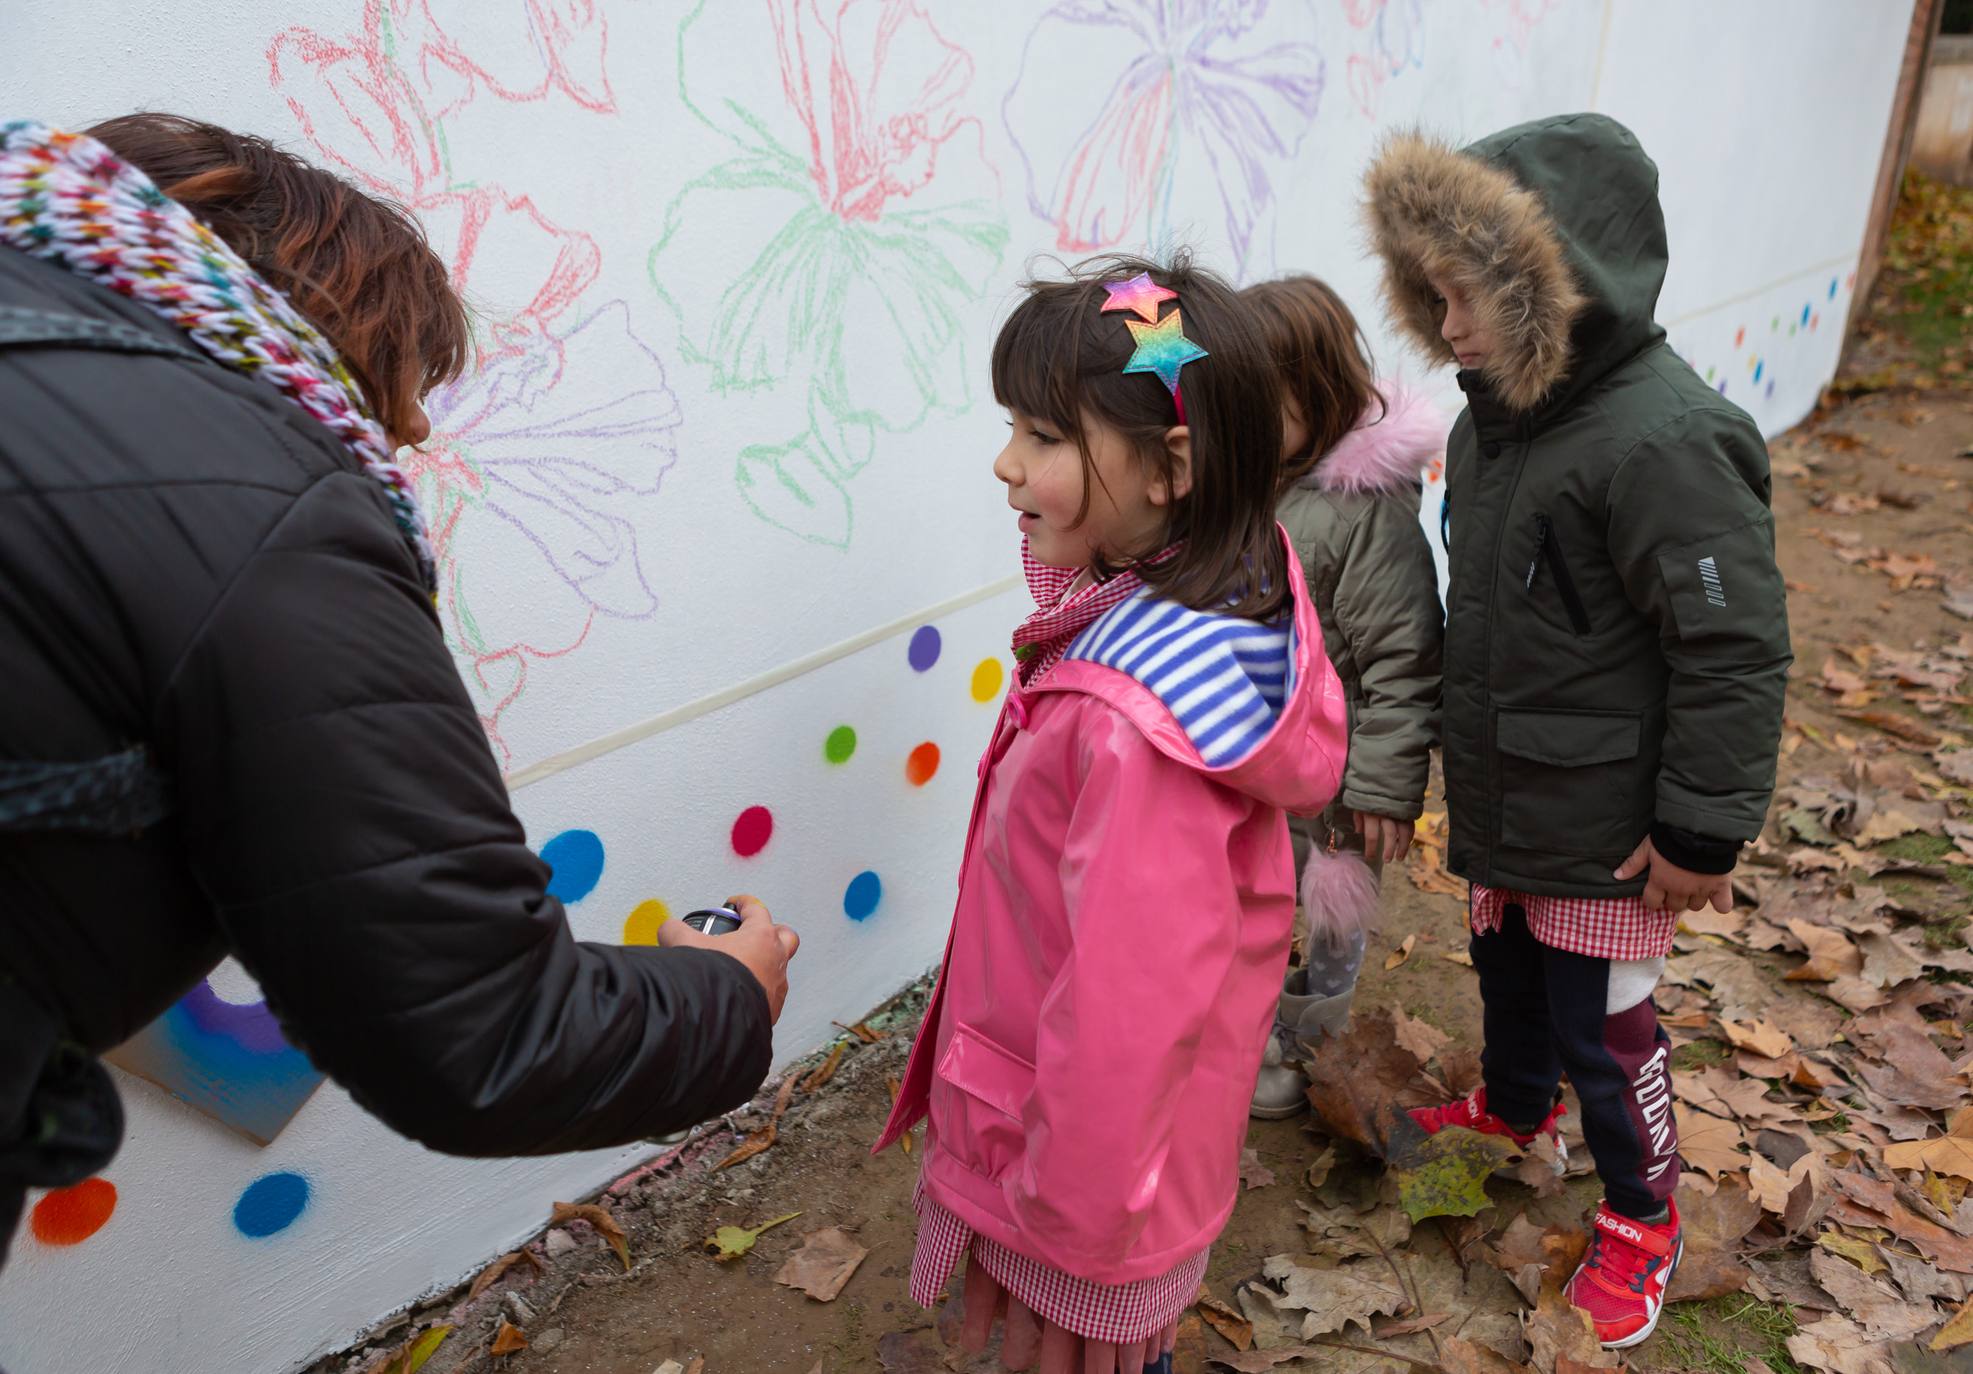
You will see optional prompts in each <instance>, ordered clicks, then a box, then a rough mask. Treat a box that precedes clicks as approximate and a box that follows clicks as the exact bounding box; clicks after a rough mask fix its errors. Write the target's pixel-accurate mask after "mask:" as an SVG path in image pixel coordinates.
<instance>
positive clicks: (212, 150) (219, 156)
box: [87, 114, 472, 435]
mask: <svg viewBox="0 0 1973 1374" xmlns="http://www.w3.org/2000/svg"><path fill="white" fill-rule="evenodd" d="M87 132H88V134H89V136H90V137H92V138H95V139H97V140H99V141H100V142H102V143H103V144H104V145H106V146H107V147H108V148H109V149H110V151H111V152H113V153H115V154H116V155H117V156H118V157H121V158H123V159H124V160H125V161H126V162H129V163H131V164H133V165H134V166H136V167H137V168H138V169H139V170H140V171H142V172H143V173H144V174H145V175H146V176H148V177H150V179H151V180H152V181H154V182H156V183H157V186H158V189H159V190H161V191H163V192H164V193H165V194H166V195H167V196H170V197H171V198H172V199H173V200H175V201H177V202H178V203H179V204H180V205H183V206H184V207H185V208H186V209H187V210H190V211H191V212H192V213H193V214H194V215H196V216H198V218H199V219H200V220H201V221H202V222H203V223H204V224H205V226H206V227H207V228H209V229H211V230H212V231H213V232H214V233H215V234H217V235H219V237H220V238H222V239H224V240H225V241H226V242H227V243H228V244H229V245H231V246H232V248H233V251H235V252H236V253H238V254H239V255H240V256H241V257H242V258H244V259H246V261H247V264H248V266H250V267H252V268H253V269H254V271H256V272H258V273H259V274H260V275H261V276H262V277H263V278H264V279H265V280H266V281H267V283H268V284H269V285H271V286H273V287H274V288H275V289H276V290H278V291H280V292H281V293H282V294H283V295H285V296H286V297H287V298H288V301H289V303H290V304H292V305H293V306H294V308H295V309H296V310H297V311H299V312H300V313H301V314H302V316H303V317H304V318H306V319H307V320H308V321H309V322H310V323H311V324H313V325H314V326H315V327H316V328H317V329H320V330H321V331H322V333H323V334H324V335H325V336H326V337H327V338H328V340H329V342H330V343H331V344H333V345H334V346H335V349H336V351H337V352H338V353H340V354H341V355H342V360H343V362H344V363H345V364H347V365H348V367H349V370H350V372H351V373H352V374H353V375H354V376H355V378H356V380H357V383H358V385H360V386H361V387H362V388H363V394H364V397H365V398H366V399H367V400H368V401H369V402H370V408H371V409H372V410H373V411H375V412H376V415H377V418H378V419H379V420H380V421H382V422H383V425H384V428H385V429H386V430H388V431H390V432H391V433H392V434H394V435H396V434H404V433H408V432H409V431H410V429H411V427H412V422H413V415H414V411H415V410H416V407H417V405H418V401H419V399H420V398H421V397H422V396H423V395H424V394H425V392H427V391H429V390H430V389H431V388H432V387H435V386H439V385H442V384H443V383H446V382H449V381H452V380H453V379H455V378H456V377H458V376H459V374H460V373H462V372H464V371H465V369H466V364H467V362H468V360H469V359H470V357H471V349H472V329H471V326H470V324H469V323H468V321H467V315H466V306H465V303H464V302H463V301H461V300H460V299H459V293H458V292H456V291H454V290H453V289H452V283H451V280H450V279H449V278H448V277H447V275H446V271H445V264H444V263H443V262H441V261H440V260H439V256H438V254H436V253H434V252H433V251H432V248H431V245H430V244H429V243H427V242H426V241H425V234H424V231H423V230H422V229H420V228H419V227H418V222H417V221H416V220H414V219H413V218H412V217H411V215H410V212H409V211H407V210H405V209H403V208H402V207H401V206H397V205H393V204H391V203H390V202H388V201H384V200H379V199H377V198H376V197H374V196H370V195H365V194H364V193H363V192H361V191H359V190H357V189H356V188H355V187H354V186H351V185H350V184H349V183H348V182H346V181H344V180H343V179H342V178H341V177H338V176H336V175H334V174H333V173H330V172H325V171H323V170H322V169H321V168H320V167H314V166H310V165H309V164H308V163H306V162H304V161H302V159H300V158H298V157H296V156H295V155H294V154H293V153H288V152H283V151H282V150H281V149H279V148H277V147H275V146H274V145H273V144H272V143H270V142H268V141H267V140H266V139H264V138H256V137H254V136H252V135H251V134H236V133H234V132H232V131H231V130H229V129H222V128H220V127H219V126H218V125H216V124H206V123H202V122H201V121H199V120H196V119H186V118H183V117H181V116H179V115H168V114H132V115H124V116H122V117H120V118H117V119H110V120H105V121H104V122H103V123H101V124H98V125H96V126H95V127H94V128H92V129H89V130H88V131H87Z"/></svg>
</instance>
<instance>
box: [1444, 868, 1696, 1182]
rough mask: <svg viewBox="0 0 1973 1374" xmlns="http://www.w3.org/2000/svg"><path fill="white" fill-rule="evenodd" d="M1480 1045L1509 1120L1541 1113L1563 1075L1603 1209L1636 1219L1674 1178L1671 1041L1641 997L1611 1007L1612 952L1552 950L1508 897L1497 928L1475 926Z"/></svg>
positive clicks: (1492, 1102)
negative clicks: (1481, 930) (1599, 1182)
mask: <svg viewBox="0 0 1973 1374" xmlns="http://www.w3.org/2000/svg"><path fill="white" fill-rule="evenodd" d="M1471 950H1472V955H1473V967H1474V968H1475V969H1476V970H1478V972H1479V975H1480V999H1481V1001H1482V1003H1483V1004H1484V1007H1485V1023H1486V1048H1485V1049H1484V1050H1483V1051H1482V1052H1481V1055H1480V1065H1481V1069H1482V1071H1483V1074H1484V1077H1485V1081H1486V1085H1487V1109H1488V1110H1489V1111H1491V1112H1493V1113H1495V1114H1496V1115H1498V1116H1500V1117H1501V1118H1502V1119H1503V1120H1505V1121H1508V1122H1509V1123H1511V1124H1513V1125H1516V1126H1525V1125H1528V1124H1530V1123H1532V1122H1536V1121H1540V1120H1541V1119H1542V1118H1543V1117H1545V1116H1547V1115H1548V1111H1549V1108H1550V1107H1552V1106H1553V1105H1554V1103H1555V1097H1556V1094H1557V1093H1558V1092H1559V1091H1560V1090H1561V1083H1562V1075H1563V1074H1564V1073H1567V1074H1568V1075H1569V1082H1570V1083H1572V1084H1574V1085H1575V1089H1576V1096H1577V1098H1578V1099H1580V1101H1581V1103H1582V1126H1583V1136H1584V1138H1585V1139H1586V1140H1587V1141H1588V1143H1589V1152H1590V1155H1591V1156H1592V1157H1593V1158H1594V1159H1595V1160H1596V1171H1597V1173H1598V1174H1599V1175H1601V1176H1602V1179H1603V1190H1604V1196H1605V1197H1606V1198H1607V1199H1608V1200H1609V1203H1610V1209H1611V1210H1612V1211H1614V1212H1617V1213H1620V1214H1621V1215H1623V1216H1627V1217H1631V1218H1633V1219H1636V1220H1639V1221H1643V1220H1648V1219H1649V1218H1651V1217H1655V1216H1657V1215H1658V1214H1659V1213H1660V1212H1662V1211H1663V1210H1664V1208H1665V1204H1666V1202H1667V1201H1668V1200H1669V1199H1670V1198H1671V1195H1672V1190H1673V1189H1675V1188H1676V1187H1677V1186H1678V1167H1679V1166H1678V1126H1677V1124H1676V1123H1675V1122H1674V1121H1673V1119H1672V1080H1671V1063H1670V1058H1671V1051H1672V1044H1671V1038H1670V1037H1669V1036H1667V1035H1666V1034H1665V1032H1664V1029H1663V1027H1661V1026H1659V1024H1658V1009H1657V1007H1656V1006H1654V1005H1653V1004H1652V1001H1651V999H1650V998H1649V997H1646V998H1645V999H1644V1000H1643V1001H1642V1002H1640V1003H1638V1004H1636V1005H1635V1006H1631V1007H1626V1008H1623V1009H1621V1010H1618V1011H1617V1012H1615V1013H1614V1014H1612V1013H1611V1011H1610V1010H1609V985H1610V961H1609V960H1608V959H1597V958H1592V957H1590V956H1589V955H1585V954H1571V953H1569V952H1568V951H1567V950H1560V949H1553V948H1550V947H1549V946H1547V945H1544V944H1542V943H1541V942H1540V941H1539V940H1537V939H1535V937H1534V935H1533V933H1531V932H1530V931H1529V930H1528V918H1527V913H1526V912H1525V911H1523V910H1522V909H1521V908H1520V907H1518V906H1509V907H1508V908H1507V909H1506V910H1505V911H1504V912H1503V913H1502V915H1501V922H1500V929H1499V930H1497V931H1491V932H1489V933H1487V934H1485V935H1475V936H1474V937H1473V940H1472V945H1471Z"/></svg>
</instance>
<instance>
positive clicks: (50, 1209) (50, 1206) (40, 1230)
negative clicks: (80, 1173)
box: [28, 1178, 116, 1245]
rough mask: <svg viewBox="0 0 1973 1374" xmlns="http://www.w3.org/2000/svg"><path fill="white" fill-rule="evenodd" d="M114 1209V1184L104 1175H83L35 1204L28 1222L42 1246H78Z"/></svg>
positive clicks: (100, 1225) (98, 1227) (108, 1217)
mask: <svg viewBox="0 0 1973 1374" xmlns="http://www.w3.org/2000/svg"><path fill="white" fill-rule="evenodd" d="M115 1210H116V1185H115V1184H114V1183H112V1182H110V1181H109V1180H108V1179H106V1178H85V1179H84V1180H82V1182H80V1183H78V1184H76V1185H75V1186H74V1187H73V1188H57V1189H56V1190H55V1191H54V1192H52V1193H50V1194H48V1196H47V1197H44V1198H42V1199H41V1201H39V1202H37V1203H35V1204H34V1214H33V1216H32V1217H31V1218H30V1219H29V1221H28V1225H29V1226H30V1227H31V1228H32V1229H33V1231H34V1238H35V1239H36V1240H38V1241H40V1242H41V1243H42V1244H43V1245H80V1244H81V1243H82V1242H83V1241H85V1240H88V1239H89V1237H91V1236H93V1235H95V1234H96V1233H97V1232H98V1231H100V1230H102V1229H103V1223H104V1222H106V1221H108V1220H109V1219H110V1213H112V1212H114V1211H115Z"/></svg>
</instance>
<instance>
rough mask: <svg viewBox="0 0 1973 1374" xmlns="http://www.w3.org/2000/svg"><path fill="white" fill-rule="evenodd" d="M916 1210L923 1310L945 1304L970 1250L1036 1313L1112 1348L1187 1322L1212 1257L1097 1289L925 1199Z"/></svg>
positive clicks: (917, 1282)
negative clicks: (1180, 1321) (947, 1291)
mask: <svg viewBox="0 0 1973 1374" xmlns="http://www.w3.org/2000/svg"><path fill="white" fill-rule="evenodd" d="M913 1205H914V1206H915V1207H916V1208H917V1211H918V1249H917V1252H916V1253H915V1254H914V1255H913V1256H912V1258H911V1300H912V1301H913V1302H915V1303H917V1304H918V1305H919V1306H920V1307H936V1306H937V1305H938V1302H939V1297H940V1295H941V1294H942V1293H943V1292H944V1291H945V1286H946V1284H947V1282H948V1281H950V1279H951V1278H952V1275H953V1271H955V1270H956V1269H958V1267H959V1262H960V1261H961V1260H963V1259H965V1258H966V1255H967V1253H968V1252H969V1251H970V1252H971V1253H972V1254H973V1256H974V1257H975V1258H977V1259H978V1260H979V1262H980V1267H981V1268H982V1269H985V1270H986V1271H987V1273H988V1274H990V1275H991V1276H992V1277H993V1280H994V1282H995V1283H998V1284H999V1285H1000V1286H1001V1287H1002V1288H1004V1289H1006V1290H1007V1291H1008V1292H1009V1293H1011V1294H1013V1295H1014V1296H1015V1297H1016V1298H1019V1299H1020V1300H1021V1301H1022V1302H1023V1303H1026V1304H1027V1306H1028V1308H1029V1310H1030V1311H1032V1312H1034V1313H1036V1314H1037V1315H1038V1316H1041V1317H1043V1318H1046V1319H1047V1320H1048V1321H1051V1322H1054V1323H1055V1324H1056V1325H1057V1326H1059V1327H1061V1328H1063V1329H1064V1330H1066V1331H1071V1332H1074V1333H1075V1334H1076V1335H1078V1336H1081V1337H1082V1338H1083V1339H1084V1340H1091V1341H1107V1342H1109V1343H1110V1344H1112V1345H1129V1344H1132V1343H1133V1342H1136V1341H1143V1340H1149V1339H1151V1338H1152V1337H1154V1336H1157V1335H1159V1334H1160V1333H1162V1332H1163V1331H1164V1330H1165V1328H1166V1327H1168V1326H1170V1325H1171V1324H1172V1323H1174V1322H1176V1321H1177V1320H1178V1319H1179V1317H1181V1316H1182V1315H1184V1313H1185V1310H1186V1309H1187V1308H1188V1307H1190V1306H1191V1305H1192V1304H1193V1302H1195V1301H1196V1300H1197V1299H1198V1296H1199V1285H1200V1284H1201V1283H1203V1282H1204V1281H1205V1277H1206V1259H1207V1256H1208V1255H1209V1254H1210V1253H1211V1252H1210V1250H1201V1251H1200V1252H1199V1253H1198V1254H1196V1255H1194V1256H1193V1257H1192V1258H1191V1259H1188V1260H1183V1261H1181V1262H1180V1263H1179V1264H1178V1265H1177V1266H1176V1267H1174V1268H1173V1269H1171V1270H1170V1271H1169V1272H1167V1273H1164V1274H1160V1275H1159V1276H1158V1277H1156V1278H1150V1279H1139V1280H1138V1281H1137V1282H1135V1283H1119V1284H1104V1283H1091V1282H1090V1281H1089V1280H1088V1279H1080V1278H1077V1277H1076V1276H1075V1275H1074V1274H1065V1273H1063V1272H1062V1271H1061V1270H1059V1269H1051V1268H1049V1267H1048V1266H1047V1265H1045V1264H1043V1263H1041V1262H1040V1261H1039V1260H1035V1259H1030V1258H1029V1257H1028V1256H1026V1255H1023V1254H1018V1253H1016V1252H1015V1251H1013V1250H1009V1249H1008V1248H1007V1247H1006V1246H1004V1245H1001V1244H999V1243H998V1242H996V1241H992V1240H989V1239H988V1238H987V1237H985V1236H982V1235H979V1234H978V1233H976V1232H975V1231H974V1230H973V1228H972V1227H970V1226H968V1225H967V1224H966V1223H965V1222H963V1221H961V1220H960V1219H959V1218H958V1217H956V1216H954V1215H953V1214H952V1213H951V1212H950V1211H948V1210H946V1209H945V1208H944V1207H941V1206H939V1204H938V1203H936V1202H933V1201H931V1200H930V1199H929V1198H927V1197H925V1196H924V1195H923V1193H922V1192H921V1193H920V1194H919V1196H918V1197H916V1198H915V1199H913Z"/></svg>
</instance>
